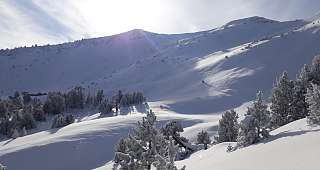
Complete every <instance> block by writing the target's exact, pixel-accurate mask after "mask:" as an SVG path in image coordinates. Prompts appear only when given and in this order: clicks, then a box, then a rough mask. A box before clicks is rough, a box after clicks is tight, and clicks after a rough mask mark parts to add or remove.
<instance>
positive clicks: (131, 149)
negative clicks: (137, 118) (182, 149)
mask: <svg viewBox="0 0 320 170" xmlns="http://www.w3.org/2000/svg"><path fill="white" fill-rule="evenodd" d="M170 145H171V144H170V142H169V141H168V140H166V139H165V137H164V136H163V135H161V133H160V132H159V131H158V130H157V128H156V116H155V114H154V113H153V112H152V111H151V110H150V112H148V113H147V116H146V117H143V119H142V122H138V124H137V126H136V127H135V128H134V130H133V131H132V133H131V134H130V135H129V137H128V138H125V139H121V140H120V142H119V143H118V145H117V146H116V153H115V158H114V162H115V164H114V168H113V169H118V168H120V169H148V170H150V169H151V166H152V165H154V166H155V167H156V168H157V169H163V168H164V169H166V168H167V169H170V170H173V169H174V168H175V166H174V165H172V160H174V158H173V157H174V155H175V152H176V150H170V149H172V147H171V146H170Z"/></svg>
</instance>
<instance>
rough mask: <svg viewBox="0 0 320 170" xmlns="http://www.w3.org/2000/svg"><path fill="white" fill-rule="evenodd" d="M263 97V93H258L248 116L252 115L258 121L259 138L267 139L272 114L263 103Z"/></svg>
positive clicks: (249, 108)
mask: <svg viewBox="0 0 320 170" xmlns="http://www.w3.org/2000/svg"><path fill="white" fill-rule="evenodd" d="M262 95H263V94H262V92H261V91H259V92H258V93H257V97H256V100H255V101H254V102H253V104H252V106H251V107H248V111H247V115H252V117H253V118H254V119H256V121H257V128H258V129H257V132H258V136H259V137H267V136H268V132H267V128H268V126H269V124H270V112H269V111H268V106H267V105H266V104H264V103H263V100H262ZM261 135H262V136H261Z"/></svg>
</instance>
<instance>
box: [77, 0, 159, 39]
mask: <svg viewBox="0 0 320 170" xmlns="http://www.w3.org/2000/svg"><path fill="white" fill-rule="evenodd" d="M79 10H80V11H81V14H82V15H83V16H81V17H83V18H84V19H85V20H86V21H87V22H88V23H89V24H90V26H91V27H92V28H93V29H94V31H95V33H96V34H98V35H107V34H115V33H120V32H124V31H128V30H130V29H135V28H144V29H152V28H153V27H159V25H160V22H158V21H159V20H160V19H161V18H162V17H163V14H164V13H165V8H164V6H162V3H161V1H160V0H156V1H151V0H134V1H130V0H90V1H89V0H85V1H82V3H80V5H79Z"/></svg>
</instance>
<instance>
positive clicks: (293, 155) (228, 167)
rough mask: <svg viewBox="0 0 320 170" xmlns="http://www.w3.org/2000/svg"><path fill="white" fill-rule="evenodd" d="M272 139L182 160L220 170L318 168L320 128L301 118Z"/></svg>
mask: <svg viewBox="0 0 320 170" xmlns="http://www.w3.org/2000/svg"><path fill="white" fill-rule="evenodd" d="M271 135H272V136H271V137H270V139H268V140H266V141H264V142H261V143H258V144H256V145H252V146H249V147H246V148H243V149H239V150H236V151H234V152H231V153H228V152H226V147H227V146H228V144H227V143H222V144H219V145H215V146H213V147H211V148H209V149H208V150H205V151H199V152H198V153H195V154H193V155H192V156H191V157H190V158H188V159H186V160H183V161H180V162H178V164H179V165H180V166H182V165H186V166H187V167H188V169H198V170H207V169H219V170H234V169H237V170H251V169H252V170H254V169H259V170H269V169H282V170H300V169H308V170H317V169H319V166H318V164H317V162H318V155H319V154H320V149H319V147H318V144H319V142H320V127H319V126H316V127H310V126H308V125H307V123H306V119H302V120H298V121H296V122H292V123H290V124H288V125H285V126H283V127H281V128H279V129H276V130H274V131H273V132H271Z"/></svg>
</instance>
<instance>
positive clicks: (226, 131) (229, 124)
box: [216, 110, 238, 142]
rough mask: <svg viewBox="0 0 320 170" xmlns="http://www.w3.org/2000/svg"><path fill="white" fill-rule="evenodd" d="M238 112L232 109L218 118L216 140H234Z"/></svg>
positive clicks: (235, 138) (236, 134) (236, 133)
mask: <svg viewBox="0 0 320 170" xmlns="http://www.w3.org/2000/svg"><path fill="white" fill-rule="evenodd" d="M237 119H238V114H237V113H236V112H235V111H234V110H230V111H227V112H225V113H224V114H223V115H222V118H221V119H220V120H219V126H218V136H217V137H216V140H217V141H218V142H235V141H236V140H237V136H238V122H237Z"/></svg>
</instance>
